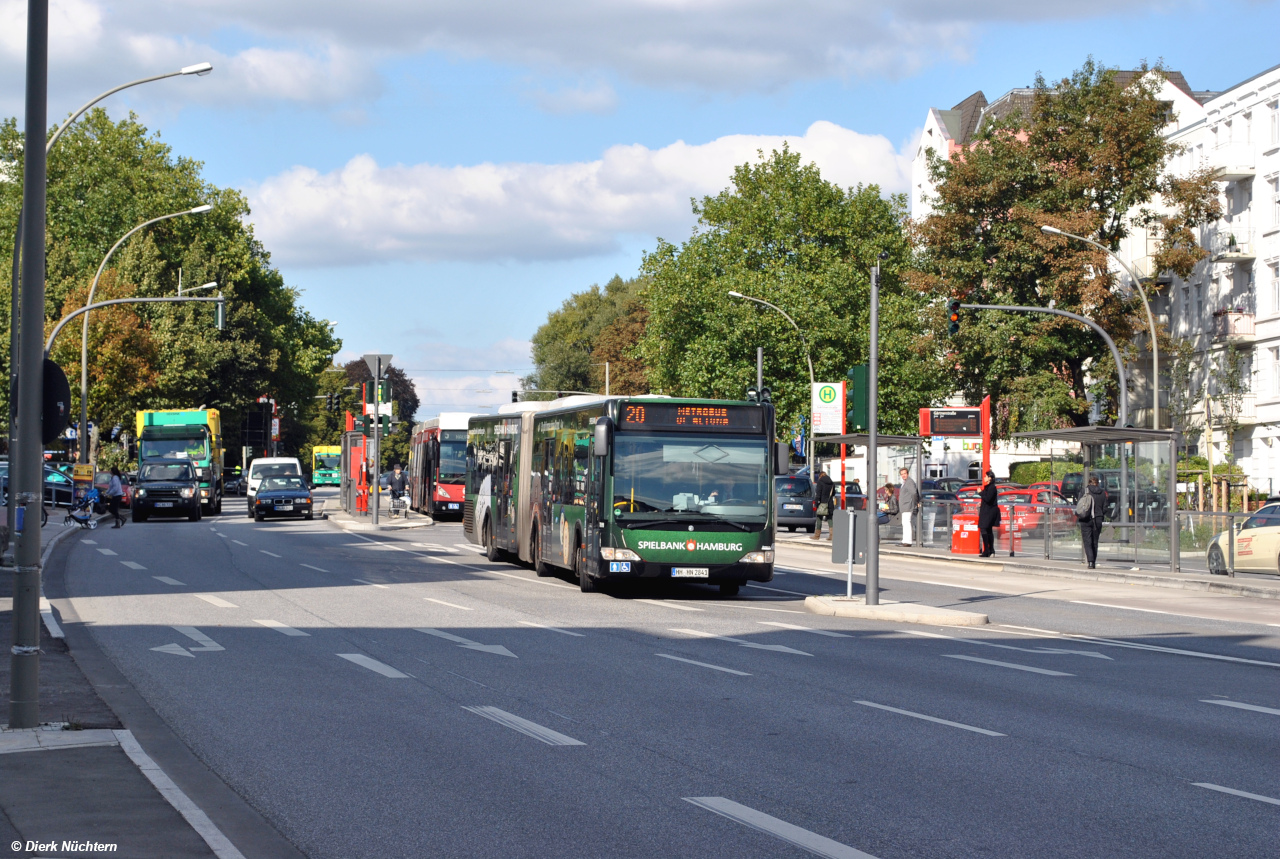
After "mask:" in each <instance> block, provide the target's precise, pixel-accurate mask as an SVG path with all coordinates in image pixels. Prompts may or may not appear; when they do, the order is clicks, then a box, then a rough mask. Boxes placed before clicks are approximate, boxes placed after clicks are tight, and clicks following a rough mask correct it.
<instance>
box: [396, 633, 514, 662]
mask: <svg viewBox="0 0 1280 859" xmlns="http://www.w3.org/2000/svg"><path fill="white" fill-rule="evenodd" d="M418 632H425V633H426V634H427V635H434V636H435V637H436V638H443V639H444V640H445V641H452V642H453V643H454V644H456V645H458V646H459V647H465V648H466V649H467V650H483V651H484V652H485V653H492V654H494V655H496V656H510V657H511V658H512V659H519V658H520V657H519V656H516V655H515V654H514V653H512V652H511V651H510V650H507V649H506V648H505V647H503V646H502V645H501V644H481V643H480V642H478V641H472V640H471V639H469V638H463V637H462V636H460V635H454V634H453V633H451V632H442V631H440V630H438V629H425V628H418Z"/></svg>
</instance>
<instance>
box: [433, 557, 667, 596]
mask: <svg viewBox="0 0 1280 859" xmlns="http://www.w3.org/2000/svg"><path fill="white" fill-rule="evenodd" d="M432 560H435V561H438V562H439V563H442V564H453V565H454V566H455V567H462V568H463V569H464V570H475V571H476V572H477V573H488V574H489V575H491V576H504V577H505V578H508V579H515V580H516V581H518V582H524V583H525V584H530V585H546V586H547V587H550V588H568V589H569V590H571V591H576V590H578V589H577V588H575V587H574V586H573V585H566V584H561V583H560V582H544V581H542V579H530V578H526V577H524V576H517V575H516V574H515V573H503V572H500V571H498V570H486V569H483V568H481V567H468V566H467V565H466V564H459V563H458V562H457V561H450V560H447V559H445V558H433V559H432ZM641 602H643V600H642V601H641Z"/></svg>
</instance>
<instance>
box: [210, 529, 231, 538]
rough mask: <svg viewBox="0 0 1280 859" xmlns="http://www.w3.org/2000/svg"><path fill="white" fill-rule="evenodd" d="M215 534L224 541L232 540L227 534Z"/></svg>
mask: <svg viewBox="0 0 1280 859" xmlns="http://www.w3.org/2000/svg"><path fill="white" fill-rule="evenodd" d="M213 533H215V534H217V535H218V536H219V537H221V538H222V539H224V540H230V539H231V538H230V537H228V536H227V535H226V534H224V533H222V532H221V531H214V532H213Z"/></svg>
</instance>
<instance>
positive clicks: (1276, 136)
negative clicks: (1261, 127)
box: [1267, 101, 1280, 146]
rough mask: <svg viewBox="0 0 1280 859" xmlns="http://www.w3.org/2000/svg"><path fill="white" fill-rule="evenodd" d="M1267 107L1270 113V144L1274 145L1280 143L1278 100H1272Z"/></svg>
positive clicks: (1279, 102)
mask: <svg viewBox="0 0 1280 859" xmlns="http://www.w3.org/2000/svg"><path fill="white" fill-rule="evenodd" d="M1267 107H1268V108H1270V110H1268V111H1267V112H1268V113H1269V114H1271V122H1270V125H1271V145H1272V146H1274V145H1276V144H1277V143H1280V101H1273V102H1271V104H1269V105H1267Z"/></svg>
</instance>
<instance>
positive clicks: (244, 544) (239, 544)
mask: <svg viewBox="0 0 1280 859" xmlns="http://www.w3.org/2000/svg"><path fill="white" fill-rule="evenodd" d="M231 542H233V543H235V544H236V545H237V546H247V545H249V544H248V543H241V542H240V541H239V540H232V541H231Z"/></svg>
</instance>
